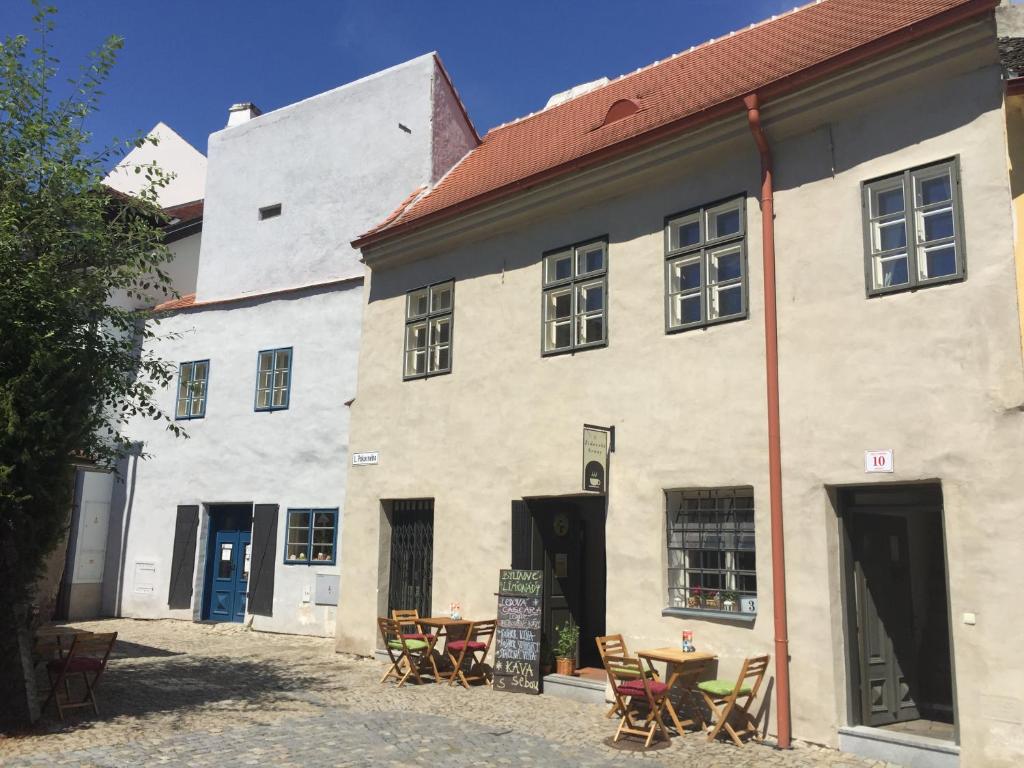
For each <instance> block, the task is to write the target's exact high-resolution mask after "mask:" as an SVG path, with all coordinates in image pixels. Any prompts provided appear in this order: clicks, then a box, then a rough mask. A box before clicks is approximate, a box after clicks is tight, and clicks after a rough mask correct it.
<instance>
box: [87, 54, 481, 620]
mask: <svg viewBox="0 0 1024 768" xmlns="http://www.w3.org/2000/svg"><path fill="white" fill-rule="evenodd" d="M478 142H479V138H478V137H477V135H476V132H475V130H474V129H473V127H472V124H471V123H470V121H469V119H468V117H467V116H466V113H465V110H464V108H463V107H462V104H461V103H460V101H459V98H458V95H457V94H456V92H455V90H454V88H453V86H452V84H451V82H450V80H449V78H448V76H447V74H446V73H445V71H444V68H443V66H442V64H441V62H440V60H439V59H438V57H437V56H436V55H434V54H427V55H424V56H421V57H419V58H416V59H413V60H412V61H409V62H406V63H404V64H400V65H398V66H396V67H393V68H391V69H388V70H386V71H383V72H380V73H377V74H374V75H370V76H369V77H366V78H363V79H362V80H358V81H356V82H353V83H350V84H348V85H344V86H342V87H340V88H337V89H335V90H332V91H329V92H327V93H323V94H320V95H318V96H314V97H312V98H309V99H306V100H304V101H301V102H298V103H296V104H292V105H289V106H286V107H283V108H281V109H278V110H275V111H272V112H267V113H266V114H261V113H260V111H259V110H258V109H257V108H256V107H255V106H253V105H252V104H240V105H236V106H234V107H232V108H231V112H230V114H229V120H228V125H227V127H226V128H225V129H224V130H222V131H219V132H217V133H214V134H213V135H211V137H210V142H209V165H208V175H207V186H206V199H205V211H204V219H203V232H202V248H201V251H200V254H199V263H198V271H197V275H196V284H195V285H196V287H195V293H193V294H190V295H186V296H183V297H182V298H180V299H177V300H175V301H171V302H167V303H166V304H163V305H161V306H160V307H158V308H157V309H158V310H159V312H158V316H159V317H160V321H159V327H158V328H159V338H158V339H157V340H155V341H153V342H149V343H148V344H149V346H148V347H147V349H145V350H144V352H146V353H153V354H155V355H158V356H159V357H161V358H162V359H164V360H167V361H170V362H173V363H174V364H176V365H177V366H178V375H177V378H176V380H175V384H174V386H173V387H172V388H170V389H168V390H166V391H165V392H164V393H163V395H162V397H163V398H164V399H165V403H164V405H165V409H166V410H167V411H168V412H173V413H174V415H175V418H176V419H177V420H178V422H179V424H181V425H182V426H183V427H184V428H185V430H186V431H187V433H188V438H187V439H176V438H175V437H173V436H172V435H171V434H170V433H169V432H167V431H166V429H165V427H164V426H162V425H161V423H160V422H158V421H144V422H139V423H138V424H136V425H134V426H133V433H132V436H133V437H134V438H135V439H137V440H138V441H139V451H140V453H141V454H147V455H148V457H146V458H135V457H133V458H132V459H131V460H130V461H129V462H128V463H127V467H126V469H125V472H124V477H125V482H124V484H123V485H122V486H121V490H122V492H121V493H118V492H116V491H115V497H117V498H116V499H115V507H116V511H115V513H114V515H113V516H112V517H113V518H116V519H114V520H113V521H112V525H111V526H110V529H111V532H110V546H109V547H108V550H109V551H110V552H111V557H112V558H114V560H115V562H114V563H113V565H114V567H113V568H108V569H107V570H108V576H109V578H105V579H104V585H103V589H104V596H105V601H104V611H103V612H104V613H106V614H112V615H120V616H127V617H139V618H180V619H186V620H213V621H239V622H249V623H251V626H252V627H253V628H254V629H258V630H267V631H274V632H287V633H302V634H312V635H332V634H334V630H335V622H336V616H335V606H336V605H337V603H338V596H339V583H338V579H339V572H340V567H339V566H340V564H339V551H340V550H339V544H340V542H339V531H340V528H341V525H340V523H341V518H342V516H343V515H344V509H345V479H346V468H347V464H348V454H349V444H348V422H349V405H350V404H351V401H352V399H353V398H354V397H355V387H356V364H357V358H358V350H359V341H360V324H361V316H362V310H363V265H362V263H361V261H360V256H359V253H358V251H357V250H355V249H353V248H352V247H351V246H350V244H349V243H350V241H351V240H352V239H353V238H354V237H355V236H356V235H358V234H359V233H360V232H362V231H364V230H365V229H366V228H368V227H369V226H371V225H372V224H373V223H375V222H376V221H379V220H380V219H381V218H383V217H385V216H386V215H387V214H388V213H389V212H390V211H392V210H394V208H395V206H396V205H398V204H399V203H400V202H401V201H402V199H403V198H404V197H406V195H407V194H408V193H409V190H410V189H415V188H417V187H420V186H422V185H427V184H430V183H433V182H435V181H437V179H439V178H440V177H441V176H442V175H443V174H444V173H445V172H446V171H448V170H449V169H450V168H451V167H452V166H453V165H454V164H455V163H456V162H458V161H459V160H460V159H461V158H462V157H463V156H464V155H465V154H466V152H468V151H469V150H470V149H471V148H472V147H474V146H476V144H477V143H478ZM108 559H110V558H108ZM340 588H341V589H344V585H340Z"/></svg>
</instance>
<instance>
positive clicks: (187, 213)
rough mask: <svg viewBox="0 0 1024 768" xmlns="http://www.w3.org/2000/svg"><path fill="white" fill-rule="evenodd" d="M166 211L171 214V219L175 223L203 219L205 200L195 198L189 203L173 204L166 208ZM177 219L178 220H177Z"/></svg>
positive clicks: (168, 214)
mask: <svg viewBox="0 0 1024 768" xmlns="http://www.w3.org/2000/svg"><path fill="white" fill-rule="evenodd" d="M164 213H165V214H166V215H167V216H169V217H170V219H171V221H172V222H174V223H180V222H183V221H192V220H193V219H201V218H203V201H202V200H193V201H192V202H189V203H180V204H178V205H172V206H170V207H169V208H164ZM175 219H176V220H177V221H176V222H175Z"/></svg>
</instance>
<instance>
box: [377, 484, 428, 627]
mask: <svg viewBox="0 0 1024 768" xmlns="http://www.w3.org/2000/svg"><path fill="white" fill-rule="evenodd" d="M433 561H434V502H433V500H432V499H414V500H407V501H393V502H391V576H390V584H389V586H388V615H390V614H391V611H393V610H411V609H413V608H415V609H416V610H418V611H419V612H420V616H429V615H430V606H431V595H430V587H431V581H432V578H433Z"/></svg>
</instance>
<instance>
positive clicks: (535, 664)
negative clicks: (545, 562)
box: [494, 570, 544, 693]
mask: <svg viewBox="0 0 1024 768" xmlns="http://www.w3.org/2000/svg"><path fill="white" fill-rule="evenodd" d="M543 589H544V573H543V571H524V570H503V571H501V575H500V577H499V580H498V629H497V632H496V634H495V647H494V689H495V690H497V691H509V692H511V693H540V634H541V594H542V592H543Z"/></svg>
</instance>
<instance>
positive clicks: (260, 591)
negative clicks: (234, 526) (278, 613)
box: [248, 504, 277, 616]
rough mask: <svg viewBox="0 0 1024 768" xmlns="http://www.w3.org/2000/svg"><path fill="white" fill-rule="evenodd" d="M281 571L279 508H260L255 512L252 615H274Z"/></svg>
mask: <svg viewBox="0 0 1024 768" xmlns="http://www.w3.org/2000/svg"><path fill="white" fill-rule="evenodd" d="M276 567H277V504H256V505H255V506H254V507H253V512H252V564H251V566H250V570H251V572H250V573H249V602H248V611H249V613H253V614H256V615H257V616H272V615H273V614H274V571H275V569H276Z"/></svg>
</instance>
